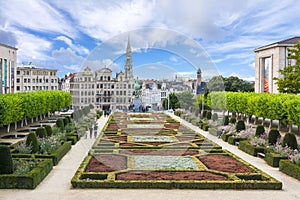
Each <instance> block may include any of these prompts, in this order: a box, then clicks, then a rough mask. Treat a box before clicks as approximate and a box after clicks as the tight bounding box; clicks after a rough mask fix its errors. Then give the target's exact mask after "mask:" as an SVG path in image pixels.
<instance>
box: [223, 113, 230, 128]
mask: <svg viewBox="0 0 300 200" xmlns="http://www.w3.org/2000/svg"><path fill="white" fill-rule="evenodd" d="M222 124H223V125H224V126H227V125H228V124H229V117H228V116H227V115H225V116H224V117H223V121H222Z"/></svg>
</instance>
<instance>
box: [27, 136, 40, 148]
mask: <svg viewBox="0 0 300 200" xmlns="http://www.w3.org/2000/svg"><path fill="white" fill-rule="evenodd" d="M29 145H31V153H36V152H38V151H39V144H38V140H37V137H36V134H35V133H34V132H30V133H29V134H28V136H27V138H26V146H29Z"/></svg>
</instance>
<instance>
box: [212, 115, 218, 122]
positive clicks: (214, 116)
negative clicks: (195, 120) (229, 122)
mask: <svg viewBox="0 0 300 200" xmlns="http://www.w3.org/2000/svg"><path fill="white" fill-rule="evenodd" d="M212 120H213V121H217V120H218V114H217V113H214V114H213V115H212Z"/></svg>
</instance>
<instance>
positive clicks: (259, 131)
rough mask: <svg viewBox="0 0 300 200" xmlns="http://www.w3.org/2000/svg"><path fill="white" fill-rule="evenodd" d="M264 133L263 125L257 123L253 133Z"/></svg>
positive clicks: (258, 134)
mask: <svg viewBox="0 0 300 200" xmlns="http://www.w3.org/2000/svg"><path fill="white" fill-rule="evenodd" d="M264 133H265V127H264V126H263V125H257V127H256V131H255V135H256V136H258V137H259V136H261V135H262V134H264Z"/></svg>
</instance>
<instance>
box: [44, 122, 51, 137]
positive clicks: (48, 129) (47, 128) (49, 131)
mask: <svg viewBox="0 0 300 200" xmlns="http://www.w3.org/2000/svg"><path fill="white" fill-rule="evenodd" d="M45 129H46V132H47V136H49V137H50V136H51V135H52V128H51V126H49V125H47V126H45Z"/></svg>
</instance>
